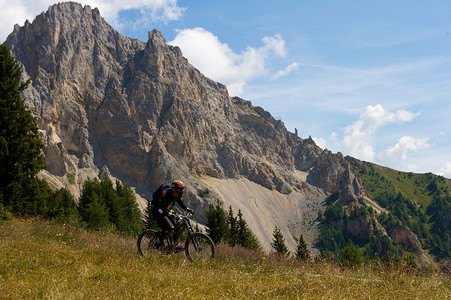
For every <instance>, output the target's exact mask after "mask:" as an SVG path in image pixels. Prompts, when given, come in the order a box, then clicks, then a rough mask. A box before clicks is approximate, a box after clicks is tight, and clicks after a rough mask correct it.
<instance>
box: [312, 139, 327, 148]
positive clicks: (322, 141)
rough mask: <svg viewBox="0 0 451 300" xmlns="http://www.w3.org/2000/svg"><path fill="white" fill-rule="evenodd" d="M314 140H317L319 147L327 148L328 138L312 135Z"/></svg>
mask: <svg viewBox="0 0 451 300" xmlns="http://www.w3.org/2000/svg"><path fill="white" fill-rule="evenodd" d="M312 139H313V141H315V144H316V145H318V147H320V148H323V149H325V148H327V141H326V139H323V138H318V137H312Z"/></svg>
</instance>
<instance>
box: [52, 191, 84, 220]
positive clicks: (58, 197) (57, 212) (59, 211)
mask: <svg viewBox="0 0 451 300" xmlns="http://www.w3.org/2000/svg"><path fill="white" fill-rule="evenodd" d="M48 207H49V209H48V212H47V215H46V217H47V218H50V219H56V220H59V221H70V222H74V223H78V222H79V219H80V214H79V213H78V208H77V203H76V202H75V199H74V197H73V196H72V194H71V193H70V192H69V191H68V190H67V189H65V188H61V189H59V190H57V191H55V192H54V193H53V195H52V197H51V198H50V199H49V201H48Z"/></svg>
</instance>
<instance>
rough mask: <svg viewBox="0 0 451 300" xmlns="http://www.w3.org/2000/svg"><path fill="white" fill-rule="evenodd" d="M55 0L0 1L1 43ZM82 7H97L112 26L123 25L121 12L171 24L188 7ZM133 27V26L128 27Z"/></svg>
mask: <svg viewBox="0 0 451 300" xmlns="http://www.w3.org/2000/svg"><path fill="white" fill-rule="evenodd" d="M58 2H59V1H55V0H34V1H29V0H15V1H6V0H1V1H0V41H4V40H5V39H6V37H7V36H8V34H10V33H11V32H12V31H13V28H14V25H15V24H19V25H23V24H24V22H25V20H26V19H28V20H30V21H32V20H33V19H34V18H35V17H36V16H37V15H38V14H40V13H41V12H43V11H46V10H47V9H48V7H49V6H50V5H53V4H55V3H58ZM77 2H79V3H81V4H83V5H89V6H91V7H92V8H95V7H97V8H98V9H99V10H100V13H101V15H102V16H103V17H104V18H105V19H106V20H107V21H108V22H110V23H111V24H114V25H115V26H119V27H120V26H121V25H122V24H121V23H120V21H119V12H121V11H126V10H137V11H138V12H139V15H140V17H138V18H137V19H136V20H135V23H137V24H141V25H142V24H146V23H148V22H149V21H153V22H155V21H159V22H169V21H172V20H177V19H179V18H180V17H181V16H182V15H183V13H184V11H185V8H182V7H179V6H178V5H177V0H77ZM127 25H129V26H130V25H134V24H127Z"/></svg>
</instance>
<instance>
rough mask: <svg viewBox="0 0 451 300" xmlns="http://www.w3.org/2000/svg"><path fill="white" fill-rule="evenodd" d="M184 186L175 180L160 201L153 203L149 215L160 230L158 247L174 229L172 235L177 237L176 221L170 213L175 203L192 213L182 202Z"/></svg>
mask: <svg viewBox="0 0 451 300" xmlns="http://www.w3.org/2000/svg"><path fill="white" fill-rule="evenodd" d="M183 189H184V184H183V182H182V181H181V180H175V181H174V182H173V183H172V185H171V187H170V188H169V189H168V190H166V194H164V195H162V197H161V199H160V201H157V202H156V203H153V205H152V209H151V213H152V216H153V217H154V219H155V221H156V222H157V225H158V226H159V227H160V228H161V231H162V235H161V236H160V245H161V244H163V240H164V238H165V237H166V236H167V235H168V234H169V233H170V232H171V231H172V230H174V229H175V232H174V234H175V235H177V234H178V232H177V229H178V226H177V221H176V220H175V216H174V215H173V214H172V213H171V209H172V207H173V206H174V205H175V203H177V204H178V205H179V206H180V207H181V208H182V209H183V210H185V211H187V212H189V213H193V211H192V210H191V209H189V208H188V207H187V206H186V205H185V203H184V202H183Z"/></svg>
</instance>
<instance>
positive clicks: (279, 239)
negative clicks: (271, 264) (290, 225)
mask: <svg viewBox="0 0 451 300" xmlns="http://www.w3.org/2000/svg"><path fill="white" fill-rule="evenodd" d="M271 246H272V247H273V248H274V250H276V253H279V254H283V255H289V254H290V252H289V251H288V247H287V246H286V244H285V238H284V236H283V234H282V232H281V231H280V229H279V227H277V226H276V227H275V228H274V232H273V240H272V243H271Z"/></svg>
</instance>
